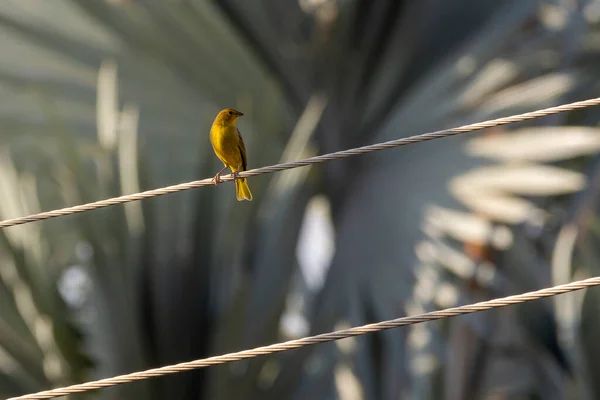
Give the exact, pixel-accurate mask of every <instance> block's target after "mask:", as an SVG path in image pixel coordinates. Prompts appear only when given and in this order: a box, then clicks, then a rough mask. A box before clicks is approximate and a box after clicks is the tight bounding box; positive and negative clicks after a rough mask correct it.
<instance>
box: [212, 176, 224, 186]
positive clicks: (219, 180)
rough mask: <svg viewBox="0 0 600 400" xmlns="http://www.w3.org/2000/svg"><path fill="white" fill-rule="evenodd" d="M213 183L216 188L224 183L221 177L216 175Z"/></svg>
mask: <svg viewBox="0 0 600 400" xmlns="http://www.w3.org/2000/svg"><path fill="white" fill-rule="evenodd" d="M213 182H214V184H215V186H218V185H219V183H221V182H223V181H222V180H221V177H220V176H219V175H215V177H214V178H213Z"/></svg>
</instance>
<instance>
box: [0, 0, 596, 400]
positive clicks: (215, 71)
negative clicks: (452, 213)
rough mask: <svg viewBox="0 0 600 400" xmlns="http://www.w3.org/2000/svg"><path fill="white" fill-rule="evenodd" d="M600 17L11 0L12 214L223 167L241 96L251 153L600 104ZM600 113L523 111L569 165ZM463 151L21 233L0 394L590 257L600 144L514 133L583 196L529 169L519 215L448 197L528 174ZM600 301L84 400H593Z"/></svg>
mask: <svg viewBox="0 0 600 400" xmlns="http://www.w3.org/2000/svg"><path fill="white" fill-rule="evenodd" d="M599 19H600V1H592V0H581V1H559V0H554V1H551V0H547V1H544V0H539V1H520V0H460V1H452V2H450V1H445V0H421V1H418V2H417V1H410V0H378V1H369V0H350V1H341V0H319V1H317V0H260V1H259V0H256V1H247V0H212V1H209V0H172V1H158V0H156V1H154V0H111V1H108V0H54V1H52V2H49V1H46V2H42V1H40V0H5V1H4V2H0V51H1V52H2V55H3V57H1V58H0V126H2V134H1V135H0V152H1V154H0V218H1V219H7V218H11V217H15V216H21V215H26V214H31V213H35V212H38V211H41V210H48V209H54V208H60V207H64V206H66V205H74V204H79V203H84V202H91V201H94V200H98V199H103V198H108V197H113V196H118V195H121V194H126V193H133V192H136V191H139V190H147V189H151V188H156V187H159V186H164V185H169V184H173V183H179V182H185V181H189V180H194V179H199V178H204V177H209V176H212V175H213V174H214V173H215V172H216V171H217V170H218V168H220V166H219V163H218V161H217V159H216V157H214V155H213V154H212V149H211V148H210V146H209V143H208V129H209V126H210V124H211V122H212V119H213V118H214V116H215V115H216V113H217V111H218V110H219V109H221V108H225V107H235V108H237V109H239V110H241V111H243V112H244V114H245V117H244V118H243V119H242V120H240V125H239V128H240V130H241V131H242V132H243V134H244V140H245V142H246V146H247V148H248V155H249V156H248V162H249V167H250V168H254V167H258V166H263V165H269V164H273V163H276V162H278V161H280V160H285V161H287V160H292V159H297V158H302V157H306V156H310V155H313V154H317V153H326V152H331V151H337V150H342V149H346V148H350V147H354V146H359V145H365V144H370V143H374V142H378V141H384V140H390V139H394V138H398V137H402V136H409V135H413V134H418V133H423V132H427V131H432V130H436V129H442V128H447V127H451V126H455V125H459V124H463V123H466V122H475V121H480V120H484V119H489V118H495V117H498V116H504V115H509V114H512V113H520V112H525V111H530V110H533V109H537V108H542V107H547V106H551V105H555V104H559V103H563V102H567V101H573V100H575V99H583V98H588V97H593V96H597V93H598V84H597V81H598V72H597V71H598V70H599V68H598V67H599V65H598V64H599V63H600V47H599V46H598V45H597V42H598V40H597V39H598V35H599V34H600V31H599V30H598V23H599ZM599 119H600V113H599V112H598V111H597V109H595V108H590V109H585V110H580V111H578V112H573V113H569V114H562V115H560V116H556V117H550V118H544V119H539V120H535V121H531V122H528V123H525V124H519V125H517V126H516V127H517V128H524V127H528V126H534V125H535V126H538V127H540V128H539V129H540V130H541V131H540V132H541V134H542V135H550V134H551V133H552V134H556V136H552V137H553V138H554V139H553V143H554V144H556V145H557V146H556V148H552V149H551V151H550V153H551V154H554V153H552V152H557V151H558V150H559V149H560V148H561V147H568V146H570V145H571V144H572V137H573V136H572V135H573V134H574V133H573V131H569V130H568V128H566V126H567V125H572V126H588V127H595V126H596V125H597V123H598V120H599ZM586 132H589V135H590V137H591V139H589V140H590V142H589V143H596V142H594V140H595V139H594V138H595V137H597V136H598V135H600V133H599V132H598V131H597V129H596V128H593V129H590V130H589V131H586ZM490 134H491V135H511V134H513V133H512V132H502V131H499V130H496V131H494V132H491V133H490ZM532 137H533V136H532ZM536 137H537V138H539V136H536ZM587 137H588V136H586V138H587ZM465 140H466V139H465V137H455V138H452V139H444V140H438V141H434V142H428V143H424V144H419V145H414V146H410V147H404V148H402V149H398V150H393V151H386V152H382V153H378V154H373V155H368V156H361V157H353V158H351V159H348V160H343V161H336V162H330V163H327V164H324V165H322V166H319V167H314V168H313V167H310V168H304V169H297V170H293V171H287V172H284V173H280V174H273V175H264V176H260V177H255V178H252V179H251V180H250V181H249V182H250V185H251V187H252V191H253V194H254V198H255V200H254V201H253V202H251V203H238V202H236V201H235V196H234V192H233V187H232V185H231V184H225V185H222V186H219V187H218V188H217V189H214V188H204V189H201V190H195V191H188V192H185V193H180V194H175V195H169V196H163V197H159V198H155V199H151V200H145V201H142V202H136V203H130V204H127V205H125V206H116V207H111V208H109V209H104V210H99V211H94V212H89V213H84V214H79V215H77V216H72V217H64V218H58V219H54V220H48V221H45V222H43V223H33V224H27V225H23V226H20V227H13V228H8V229H5V230H3V231H0V395H1V396H12V395H19V394H24V393H29V392H35V391H39V390H43V389H47V388H49V387H56V386H61V385H66V384H71V383H77V382H81V381H84V380H88V379H94V378H101V377H107V376H111V375H116V374H120V373H126V372H132V371H135V370H141V369H146V368H150V367H154V366H160V365H165V364H169V363H176V362H182V361H189V360H192V359H197V358H202V357H206V356H210V355H216V354H221V353H225V352H230V351H235V350H242V349H245V348H249V347H254V346H259V345H264V344H269V343H272V342H275V341H281V340H285V339H289V338H291V337H294V336H296V335H302V334H311V333H321V332H325V331H329V330H333V329H338V328H341V327H346V326H349V325H359V324H364V323H368V322H374V321H379V320H383V319H390V318H395V317H398V316H401V315H404V314H405V313H412V312H419V311H423V310H429V309H433V308H439V307H440V306H448V305H454V304H457V303H459V302H471V301H477V300H482V299H487V298H492V297H497V296H502V295H507V294H513V293H519V292H523V291H526V290H533V289H536V288H540V287H543V286H549V285H551V284H553V283H562V282H563V281H564V280H572V279H576V278H577V277H581V276H586V275H595V274H597V266H596V265H597V264H598V263H597V260H598V257H600V255H598V254H597V248H598V246H597V243H598V229H597V223H596V221H597V219H598V218H597V215H598V204H599V202H598V198H597V180H598V175H599V174H598V168H597V163H598V160H597V157H596V155H595V154H596V152H597V149H596V148H595V147H594V148H593V150H591V148H589V149H588V150H585V147H584V148H583V149H582V148H577V149H576V150H573V152H572V153H570V154H569V156H568V157H566V156H565V157H563V158H562V159H561V160H556V157H552V156H549V157H548V158H546V159H539V158H535V154H540V153H541V152H542V150H543V144H544V140H543V139H542V140H541V141H539V140H538V139H536V140H538V141H533V142H527V143H529V144H527V145H523V147H519V149H520V150H524V151H525V150H532V151H531V152H530V153H527V151H525V152H526V153H527V156H526V157H524V158H523V159H521V160H520V161H521V162H523V161H526V164H532V163H533V164H542V163H546V164H552V165H554V166H557V167H558V168H561V169H569V170H571V171H574V172H576V173H577V175H574V176H575V177H576V178H577V179H579V177H581V179H583V181H584V182H586V183H587V186H586V188H585V189H584V190H583V191H574V190H562V191H561V190H558V191H557V190H555V191H554V192H552V191H551V190H550V189H548V188H549V187H550V186H552V185H554V186H552V188H554V189H556V185H558V183H557V182H559V178H561V177H562V176H563V175H560V173H561V172H560V171H555V170H553V171H554V172H552V173H551V174H548V175H547V176H546V178H548V179H549V180H550V183H548V182H546V181H544V182H543V183H544V184H546V185H549V186H543V185H542V186H543V188H544V189H543V190H542V189H540V190H541V192H539V193H537V194H535V195H532V194H531V193H529V192H527V191H519V188H522V187H523V186H527V185H529V186H532V185H533V186H535V185H536V184H537V183H539V182H538V181H537V180H536V179H541V178H540V177H539V176H537V175H536V176H537V178H536V176H534V177H533V178H531V179H532V180H528V179H530V176H529V175H527V173H526V172H527V171H522V174H517V175H516V178H515V179H513V180H512V184H513V186H514V187H513V186H510V188H506V187H504V189H502V190H504V191H506V192H507V193H509V192H510V196H508V197H510V198H508V200H507V199H503V200H502V203H501V204H503V205H506V207H508V208H507V209H510V206H512V205H514V203H512V202H510V200H511V199H512V200H515V199H519V200H522V201H525V202H526V203H524V204H526V205H527V206H528V207H530V208H529V209H527V212H525V213H520V214H518V215H519V216H518V218H513V219H511V220H509V219H508V218H507V217H506V215H505V214H502V213H501V212H499V213H496V214H494V213H492V212H490V211H489V209H486V210H487V211H482V209H481V208H478V207H484V208H485V207H486V204H488V203H485V199H483V200H482V198H480V197H477V196H472V197H469V196H467V197H468V198H469V199H470V202H468V201H467V202H465V201H464V199H461V197H460V195H458V194H457V193H456V192H453V191H452V188H453V187H454V186H452V184H450V185H449V183H451V182H455V181H456V179H461V178H462V179H463V180H462V181H459V182H467V184H471V183H472V181H469V180H468V179H467V178H469V179H470V177H471V175H469V174H468V172H469V171H482V170H480V168H481V167H483V166H486V165H495V166H497V167H498V168H500V171H501V172H506V173H508V172H509V170H508V169H504V168H508V166H505V164H509V163H507V162H506V160H503V159H497V158H494V157H488V158H487V159H484V158H482V157H480V156H478V155H477V154H473V153H472V152H471V153H469V152H468V151H465ZM515 143H516V142H515ZM519 143H520V142H519ZM532 143H533V144H532ZM585 143H588V142H585ZM590 146H591V145H590ZM528 157H529V158H528ZM483 171H487V172H485V173H489V170H483ZM482 173H483V172H482ZM555 173H556V174H555ZM569 176H570V175H569ZM483 177H484V181H485V180H489V179H491V177H490V176H488V175H485V174H484V175H483ZM465 179H466V180H465ZM532 182H533V183H532ZM519 185H520V186H519ZM540 185H541V183H540ZM542 186H540V187H542ZM490 187H491V188H492V189H495V190H496V189H497V187H494V186H493V185H491V184H490ZM497 190H500V189H497ZM544 190H547V193H546V192H544ZM574 192H578V193H577V194H574ZM557 194H558V195H557ZM469 199H468V200H469ZM519 204H523V203H519ZM428 205H436V206H439V207H442V208H444V209H454V210H462V211H463V212H464V213H463V214H461V216H459V217H457V218H458V219H457V220H453V221H458V222H457V223H456V224H455V226H459V227H462V226H464V227H466V226H468V224H469V223H471V222H472V219H470V218H472V217H474V216H475V217H477V218H483V219H484V220H485V221H486V222H489V221H493V222H494V223H495V224H496V226H497V227H498V226H499V227H501V228H506V230H502V231H499V232H505V233H506V232H508V235H509V237H510V239H511V240H510V245H506V246H495V245H492V244H490V243H483V244H482V243H479V242H477V241H472V240H469V239H465V238H466V237H467V236H460V235H459V234H456V235H458V236H456V237H452V235H449V234H448V235H445V236H444V235H442V236H444V237H443V238H440V235H439V232H438V233H437V234H436V233H435V232H433V231H432V230H431V229H428V228H427V226H428V225H427V223H425V222H426V220H427V218H426V216H427V214H426V211H425V210H426V209H427V206H428ZM307 210H310V212H309V211H307ZM511 210H512V209H511ZM531 210H534V211H536V212H532V211H531ZM540 213H541V214H543V215H545V217H544V218H538V216H539V215H541V214H540ZM436 215H437V217H436V218H438V220H436V221H438V225H439V224H441V222H439V221H442V220H443V218H442V217H441V216H440V215H441V214H439V213H438V214H436ZM444 215H445V217H444V218H448V215H447V214H444ZM440 218H441V219H440ZM315 221H316V222H315ZM310 223H316V224H323V225H322V227H321V230H318V231H316V232H315V231H304V230H303V229H304V228H303V227H305V226H307V225H308V224H310ZM328 224H330V226H329V225H328ZM328 226H329V228H331V232H332V233H331V234H328V231H327V228H328ZM439 226H441V225H439ZM445 229H446V228H445ZM306 232H309V233H310V234H307V233H306ZM432 232H433V233H432ZM569 232H575V233H576V234H575V236H576V240H574V241H573V244H572V245H571V246H572V249H571V250H570V252H569V250H567V254H571V256H570V257H567V258H566V260H567V261H566V263H564V262H563V263H562V264H561V263H560V262H559V261H560V260H562V259H563V258H561V255H562V254H563V253H561V251H564V248H563V247H561V246H559V244H561V243H567V244H568V243H569V237H572V236H569V235H570V233H569ZM317 234H319V236H314V235H317ZM505 236H506V235H505ZM301 237H302V238H308V239H307V242H301V244H300V245H299V239H300V238H301ZM559 239H561V240H559ZM486 240H487V239H486ZM330 241H331V243H333V244H332V245H330V244H329V243H330ZM484 242H485V240H484ZM419 244H421V245H422V246H419ZM319 245H320V246H321V247H319ZM567 247H569V246H568V245H567ZM415 248H416V250H417V251H416V252H415ZM423 249H425V250H427V251H425V252H423V251H420V250H423ZM557 254H558V255H557ZM311 257H312V258H311ZM307 258H308V259H309V260H308V261H307V260H306V259H307ZM571 262H572V264H571ZM311 265H312V266H313V267H314V265H317V266H318V267H319V268H320V270H310V271H312V272H310V271H309V267H310V266H311ZM465 265H466V266H469V268H471V267H472V268H471V269H469V268H467V270H468V272H467V273H464V271H465V269H464V268H463V269H460V268H461V266H462V267H464V266H465ZM461 271H462V272H461ZM469 271H470V272H469ZM481 271H484V272H486V271H487V272H488V273H489V272H490V271H491V274H492V275H491V276H492V277H493V278H492V279H487V280H486V279H482V278H481V277H482V276H484V275H483V274H484V272H481ZM488 275H489V274H488ZM486 276H487V275H486ZM598 302H599V299H598V295H597V291H596V290H589V291H587V292H586V294H585V296H582V295H574V296H572V297H569V298H567V300H557V301H556V303H554V302H553V300H548V301H540V302H536V303H531V304H528V305H526V306H523V307H512V308H510V309H507V310H502V311H497V312H489V313H483V314H480V315H475V316H471V317H469V318H464V319H457V320H448V321H443V322H440V323H436V324H427V325H423V326H419V327H414V329H397V330H393V331H388V332H384V333H379V334H373V335H368V336H364V337H360V338H354V339H349V340H345V341H342V342H338V343H331V344H326V345H320V346H315V347H311V348H307V349H302V350H298V351H293V352H287V353H283V354H279V355H274V356H269V357H261V358H256V359H253V360H248V361H244V362H238V363H233V364H229V365H225V366H219V367H215V368H210V369H203V370H197V371H192V372H187V373H182V374H177V375H174V376H169V377H163V378H157V379H152V380H148V381H144V382H140V383H135V384H130V385H123V386H120V387H116V388H112V389H107V390H103V391H100V392H97V393H94V394H89V395H88V394H86V395H81V397H82V398H87V397H92V396H93V397H99V398H128V399H129V398H131V399H134V398H147V399H162V398H177V399H188V398H189V399H192V398H193V399H198V398H207V399H237V398H243V399H253V398H257V399H258V398H260V399H265V398H272V399H288V398H289V399H305V398H306V399H308V398H310V399H313V398H319V399H333V398H339V399H343V400H346V399H392V398H394V399H396V398H414V399H438V398H447V399H470V398H493V396H494V395H498V396H500V397H506V398H532V399H533V398H544V399H562V398H586V399H593V398H597V397H598V396H600V389H599V388H598V383H597V382H599V381H600V380H599V379H597V378H596V377H595V375H596V374H597V372H596V371H600V368H598V367H597V364H598V361H597V360H596V359H595V357H594V356H595V355H596V354H597V353H596V352H595V349H596V347H597V344H596V342H597V340H596V338H597V336H596V335H597V334H598V332H597V331H596V329H597V328H598V329H599V330H600V325H599V324H597V323H596V318H595V316H596V315H597V311H598V307H599V305H598ZM597 325H598V326H597Z"/></svg>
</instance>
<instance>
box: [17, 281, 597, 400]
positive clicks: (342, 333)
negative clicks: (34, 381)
mask: <svg viewBox="0 0 600 400" xmlns="http://www.w3.org/2000/svg"><path fill="white" fill-rule="evenodd" d="M598 285H600V277H594V278H589V279H584V280H581V281H576V282H571V283H567V284H565V285H558V286H554V287H550V288H546V289H540V290H536V291H533V292H528V293H523V294H519V295H514V296H508V297H502V298H498V299H493V300H488V301H482V302H480V303H475V304H469V305H464V306H459V307H453V308H448V309H445V310H440V311H433V312H429V313H426V314H420V315H416V316H413V317H403V318H397V319H392V320H388V321H382V322H377V323H374V324H368V325H363V326H358V327H354V328H350V329H344V330H339V331H335V332H329V333H323V334H320V335H315V336H309V337H305V338H301V339H295V340H289V341H287V342H282V343H276V344H272V345H269V346H262V347H257V348H254V349H250V350H243V351H238V352H235V353H229V354H223V355H220V356H214V357H208V358H204V359H200V360H195V361H189V362H183V363H180V364H174V365H168V366H164V367H160V368H153V369H149V370H146V371H140V372H133V373H130V374H126V375H119V376H115V377H112V378H106V379H100V380H97V381H92V382H87V383H81V384H77V385H72V386H67V387H63V388H57V389H52V390H46V391H43V392H38V393H34V394H28V395H24V396H19V397H12V398H10V399H8V400H34V399H35V400H37V399H51V398H55V397H59V396H66V395H69V394H74V393H82V392H87V391H90V390H95V389H101V388H106V387H111V386H116V385H120V384H123V383H129V382H135V381H141V380H146V379H149V378H153V377H158V376H164V375H170V374H175V373H178V372H184V371H189V370H193V369H198V368H205V367H209V366H212V365H219V364H226V363H230V362H234V361H239V360H244V359H248V358H254V357H258V356H262V355H267V354H273V353H280V352H283V351H287V350H292V349H298V348H301V347H306V346H312V345H315V344H319V343H326V342H331V341H334V340H340V339H345V338H348V337H353V336H359V335H364V334H367V333H372V332H379V331H383V330H387V329H392V328H398V327H401V326H407V325H413V324H420V323H423V322H427V321H434V320H438V319H444V318H451V317H456V316H459V315H465V314H471V313H475V312H479V311H485V310H490V309H493V308H500V307H506V306H510V305H514V304H520V303H525V302H528V301H532V300H537V299H541V298H544V297H550V296H556V295H558V294H563V293H568V292H573V291H576V290H581V289H584V288H588V287H592V286H598Z"/></svg>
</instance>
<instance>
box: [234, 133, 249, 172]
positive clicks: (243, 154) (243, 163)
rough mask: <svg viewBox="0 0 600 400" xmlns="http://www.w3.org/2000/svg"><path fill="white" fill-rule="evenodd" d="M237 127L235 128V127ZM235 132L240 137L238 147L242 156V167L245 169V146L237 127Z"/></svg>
mask: <svg viewBox="0 0 600 400" xmlns="http://www.w3.org/2000/svg"><path fill="white" fill-rule="evenodd" d="M235 129H237V128H235ZM237 133H238V137H239V138H240V141H239V144H238V147H239V149H240V154H241V156H242V167H244V171H246V170H247V169H248V165H247V162H246V146H245V145H244V139H242V134H241V133H240V130H239V129H237Z"/></svg>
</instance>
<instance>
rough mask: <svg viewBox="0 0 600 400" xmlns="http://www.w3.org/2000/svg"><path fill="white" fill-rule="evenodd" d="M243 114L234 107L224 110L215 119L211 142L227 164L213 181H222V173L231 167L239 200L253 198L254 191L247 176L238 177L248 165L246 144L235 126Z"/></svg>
mask: <svg viewBox="0 0 600 400" xmlns="http://www.w3.org/2000/svg"><path fill="white" fill-rule="evenodd" d="M242 115H244V114H242V113H241V112H239V111H236V110H234V109H233V108H226V109H224V110H222V111H221V112H220V113H219V114H218V115H217V118H215V121H214V122H213V124H212V127H211V128H210V143H211V144H212V147H213V150H214V151H215V154H216V155H217V157H219V160H221V161H222V162H223V164H224V165H225V166H224V167H223V169H221V170H220V171H219V172H218V173H217V175H215V177H214V179H213V181H214V182H215V186H216V185H218V184H219V183H221V182H222V181H221V174H222V173H223V171H225V170H226V169H227V168H229V169H231V172H232V173H233V175H234V177H235V194H236V197H237V199H238V201H242V200H252V193H251V192H250V188H249V187H248V182H246V178H238V174H239V173H240V171H246V170H247V169H248V165H247V162H246V146H244V140H243V139H242V135H241V134H240V131H239V129H238V128H237V127H236V126H235V121H236V120H237V119H238V118H239V117H241V116H242Z"/></svg>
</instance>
